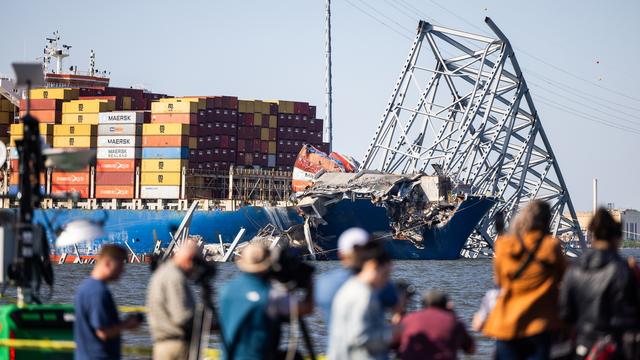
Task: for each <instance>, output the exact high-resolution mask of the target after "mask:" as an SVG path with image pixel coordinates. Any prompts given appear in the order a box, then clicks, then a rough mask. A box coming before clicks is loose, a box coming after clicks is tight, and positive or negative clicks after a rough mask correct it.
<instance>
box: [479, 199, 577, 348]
mask: <svg viewBox="0 0 640 360" xmlns="http://www.w3.org/2000/svg"><path fill="white" fill-rule="evenodd" d="M550 223H551V209H550V207H549V204H547V203H546V202H543V201H539V200H534V201H532V202H530V203H529V204H528V205H527V206H526V207H525V208H524V209H522V211H521V212H520V213H519V214H518V215H517V216H516V218H515V219H514V220H513V221H512V223H511V226H510V228H509V230H508V232H507V233H505V234H504V235H502V236H499V237H498V239H497V240H496V242H495V245H494V251H495V259H494V273H495V282H496V285H497V286H498V288H499V289H500V291H499V294H498V296H497V298H496V300H495V305H494V307H493V309H492V310H491V313H490V314H489V316H488V317H487V319H486V322H485V323H484V326H483V327H482V330H483V333H484V334H485V335H487V336H490V337H493V338H495V339H496V359H498V360H501V359H526V360H538V359H541V360H542V359H549V357H550V349H551V340H552V332H553V331H554V330H556V329H558V328H560V320H559V315H558V313H557V309H558V293H559V287H560V280H561V279H562V276H563V274H564V271H565V268H566V261H565V258H564V256H563V255H562V249H561V247H560V241H559V240H558V239H556V238H554V237H553V236H551V235H550V234H549V225H550Z"/></svg>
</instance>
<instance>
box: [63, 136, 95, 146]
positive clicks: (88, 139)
mask: <svg viewBox="0 0 640 360" xmlns="http://www.w3.org/2000/svg"><path fill="white" fill-rule="evenodd" d="M95 146H96V138H95V136H54V137H53V147H56V148H57V147H61V148H65V147H72V148H92V147H95Z"/></svg>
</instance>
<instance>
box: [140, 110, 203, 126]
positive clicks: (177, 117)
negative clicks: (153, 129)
mask: <svg viewBox="0 0 640 360" xmlns="http://www.w3.org/2000/svg"><path fill="white" fill-rule="evenodd" d="M151 122H152V123H176V124H191V125H194V124H198V117H197V116H196V114H171V113H170V114H152V115H151Z"/></svg>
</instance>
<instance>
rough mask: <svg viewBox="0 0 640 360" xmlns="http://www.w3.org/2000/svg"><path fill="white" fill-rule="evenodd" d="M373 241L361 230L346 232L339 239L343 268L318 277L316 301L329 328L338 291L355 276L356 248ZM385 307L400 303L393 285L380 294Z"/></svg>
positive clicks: (389, 284) (339, 252)
mask: <svg viewBox="0 0 640 360" xmlns="http://www.w3.org/2000/svg"><path fill="white" fill-rule="evenodd" d="M370 240H371V236H370V235H369V233H368V232H367V231H365V230H363V229H361V228H356V227H354V228H351V229H347V230H346V231H344V232H343V233H342V234H341V235H340V237H339V238H338V258H340V264H341V265H342V267H340V268H337V269H335V270H332V271H329V272H326V273H324V274H322V275H320V276H319V277H318V280H317V281H316V285H315V291H314V294H315V295H314V297H315V298H314V300H315V303H316V305H317V306H318V307H319V308H320V310H321V313H322V316H323V319H324V323H325V325H326V326H327V328H329V322H330V319H331V304H332V303H333V298H334V297H335V295H336V293H338V290H340V288H341V287H342V285H343V284H344V283H345V282H347V280H349V278H351V277H352V276H353V275H354V272H355V263H356V259H355V251H354V250H355V248H356V247H359V248H361V247H363V246H365V245H366V244H367V243H368V242H369V241H370ZM378 296H379V299H380V302H381V303H382V305H383V307H385V308H391V307H393V306H394V305H395V304H396V303H397V302H398V296H397V294H396V290H395V287H394V286H393V284H391V283H388V284H387V286H385V287H384V288H383V289H382V290H380V292H379V293H378Z"/></svg>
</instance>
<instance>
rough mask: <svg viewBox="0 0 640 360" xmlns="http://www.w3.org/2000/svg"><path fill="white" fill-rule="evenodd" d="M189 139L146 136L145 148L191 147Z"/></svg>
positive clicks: (144, 137)
mask: <svg viewBox="0 0 640 360" xmlns="http://www.w3.org/2000/svg"><path fill="white" fill-rule="evenodd" d="M189 145H190V144H189V137H188V136H180V135H144V136H142V146H143V147H189Z"/></svg>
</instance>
